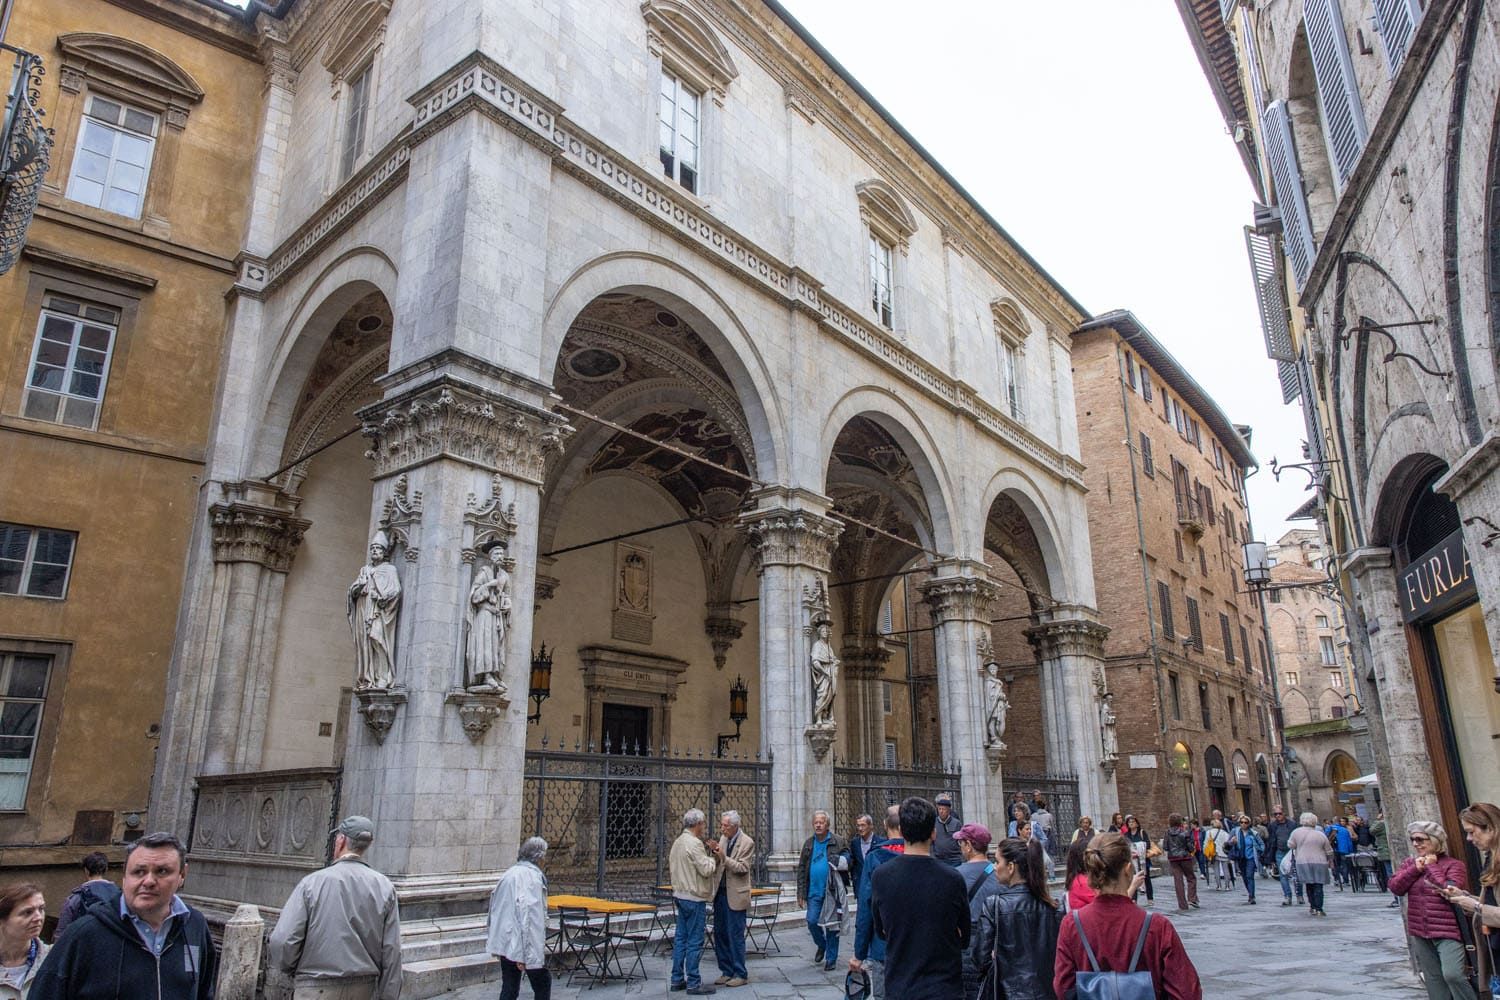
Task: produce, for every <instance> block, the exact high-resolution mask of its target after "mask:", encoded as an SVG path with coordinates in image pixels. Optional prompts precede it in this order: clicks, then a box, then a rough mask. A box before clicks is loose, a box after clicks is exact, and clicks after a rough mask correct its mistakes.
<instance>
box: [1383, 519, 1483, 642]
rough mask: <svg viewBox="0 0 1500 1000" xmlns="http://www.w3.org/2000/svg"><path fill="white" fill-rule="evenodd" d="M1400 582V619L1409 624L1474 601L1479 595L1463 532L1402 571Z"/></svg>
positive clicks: (1429, 550)
mask: <svg viewBox="0 0 1500 1000" xmlns="http://www.w3.org/2000/svg"><path fill="white" fill-rule="evenodd" d="M1398 582H1399V584H1400V587H1401V617H1402V619H1403V620H1404V621H1407V622H1413V621H1416V620H1418V619H1420V618H1429V617H1431V616H1432V615H1435V614H1437V613H1439V612H1442V611H1447V610H1448V609H1449V608H1452V607H1455V606H1457V605H1459V604H1462V603H1463V602H1465V601H1467V600H1469V599H1470V598H1472V597H1473V596H1474V595H1475V593H1476V591H1475V588H1474V573H1473V569H1472V567H1471V566H1470V565H1469V550H1468V547H1467V546H1465V545H1464V533H1463V530H1462V529H1460V530H1458V531H1455V532H1454V533H1453V534H1451V535H1449V536H1448V537H1447V538H1445V539H1443V540H1442V541H1441V542H1439V543H1438V544H1436V545H1434V546H1433V547H1432V548H1430V549H1428V550H1427V551H1426V552H1424V553H1422V554H1421V555H1420V556H1418V557H1417V558H1416V559H1414V560H1412V562H1411V563H1410V564H1409V565H1407V566H1406V567H1405V568H1403V569H1402V570H1401V572H1400V574H1399V576H1398Z"/></svg>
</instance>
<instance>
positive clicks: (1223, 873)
mask: <svg viewBox="0 0 1500 1000" xmlns="http://www.w3.org/2000/svg"><path fill="white" fill-rule="evenodd" d="M1210 822H1211V824H1212V828H1211V829H1210V830H1209V831H1208V835H1209V836H1210V837H1211V838H1213V842H1214V883H1215V884H1214V888H1215V889H1218V890H1220V891H1221V892H1222V891H1227V890H1229V889H1233V888H1234V861H1233V859H1231V858H1230V857H1229V845H1230V843H1231V842H1232V838H1231V837H1230V835H1229V831H1228V830H1226V829H1224V824H1223V823H1222V822H1220V821H1219V820H1212V821H1210Z"/></svg>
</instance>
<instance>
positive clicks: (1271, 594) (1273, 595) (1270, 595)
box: [1266, 590, 1281, 604]
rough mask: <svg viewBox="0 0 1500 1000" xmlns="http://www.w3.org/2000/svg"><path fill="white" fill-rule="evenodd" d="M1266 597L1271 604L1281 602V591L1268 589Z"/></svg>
mask: <svg viewBox="0 0 1500 1000" xmlns="http://www.w3.org/2000/svg"><path fill="white" fill-rule="evenodd" d="M1266 599H1267V600H1269V601H1270V602H1271V603H1272V604H1280V603H1281V591H1279V590H1268V591H1266Z"/></svg>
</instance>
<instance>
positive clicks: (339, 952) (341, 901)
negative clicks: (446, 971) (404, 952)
mask: <svg viewBox="0 0 1500 1000" xmlns="http://www.w3.org/2000/svg"><path fill="white" fill-rule="evenodd" d="M330 832H331V833H332V836H333V856H334V861H333V864H331V865H329V866H328V867H327V868H324V869H322V870H321V871H316V872H313V873H312V874H311V875H308V876H307V877H306V878H304V879H303V880H302V881H301V882H298V883H297V888H295V889H293V890H292V895H291V897H290V898H289V899H287V901H286V905H285V906H283V907H282V909H281V919H279V920H277V921H276V929H275V930H273V931H272V932H271V939H270V942H269V948H270V952H269V958H270V962H271V964H272V965H273V966H275V967H276V968H278V969H280V970H281V971H283V972H285V973H286V974H287V975H289V976H291V977H292V978H293V993H292V998H293V1000H314V998H316V1000H397V997H398V996H399V995H400V993H401V910H400V907H399V906H398V905H397V903H396V889H395V887H394V886H392V885H391V880H390V879H388V878H386V877H385V876H384V875H382V874H380V873H379V872H377V871H376V870H375V869H373V868H371V867H370V866H369V864H368V863H367V862H366V861H365V857H364V856H365V851H366V850H367V849H368V848H369V846H370V844H371V843H372V842H373V841H374V840H375V824H374V823H371V822H370V821H369V819H367V818H365V817H364V816H350V817H348V818H347V819H345V820H344V821H343V822H342V823H340V824H339V825H338V826H336V827H334V828H333V830H332V831H330Z"/></svg>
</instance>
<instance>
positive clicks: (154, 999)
mask: <svg viewBox="0 0 1500 1000" xmlns="http://www.w3.org/2000/svg"><path fill="white" fill-rule="evenodd" d="M184 853H185V852H184V850H183V846H182V842H181V841H179V840H178V839H177V838H176V837H174V836H172V835H171V834H170V833H152V834H147V835H146V836H144V837H142V838H141V839H139V840H137V841H136V842H135V843H134V844H132V845H131V847H130V849H129V851H128V852H127V853H126V855H125V879H124V884H123V886H122V889H121V894H120V896H119V898H118V900H117V901H109V902H103V903H95V904H94V905H93V906H91V907H89V908H88V909H87V910H85V911H84V913H83V916H81V917H79V918H78V919H77V920H74V921H73V924H72V926H70V927H69V928H68V933H66V934H64V935H63V936H62V938H60V939H59V940H58V942H57V944H55V945H54V946H53V948H52V950H51V951H50V952H48V953H47V957H46V959H45V960H43V962H42V967H41V968H40V969H39V970H38V971H37V975H36V979H35V980H33V982H32V984H31V993H30V995H29V997H30V1000H213V995H214V984H215V980H216V978H217V975H218V965H219V963H218V953H217V952H216V951H215V950H214V943H213V939H212V938H211V937H209V934H208V922H207V921H206V920H204V919H203V914H202V913H199V912H198V911H197V910H195V909H193V908H192V907H190V906H188V905H187V904H186V903H184V902H183V901H182V900H181V899H179V898H178V897H177V890H179V889H181V888H182V884H183V882H184V881H185V879H186V876H187V863H186V861H185V860H184V858H183V855H184Z"/></svg>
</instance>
